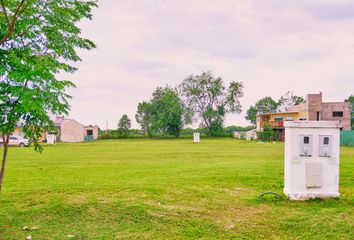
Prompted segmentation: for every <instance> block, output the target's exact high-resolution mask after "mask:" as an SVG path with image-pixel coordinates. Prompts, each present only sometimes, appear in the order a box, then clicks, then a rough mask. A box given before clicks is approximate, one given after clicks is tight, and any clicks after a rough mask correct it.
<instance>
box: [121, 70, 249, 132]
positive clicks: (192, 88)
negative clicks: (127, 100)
mask: <svg viewBox="0 0 354 240" xmlns="http://www.w3.org/2000/svg"><path fill="white" fill-rule="evenodd" d="M242 96H243V84H242V82H237V81H232V82H230V83H229V84H228V85H226V84H225V83H224V81H223V79H222V78H221V77H215V76H214V75H213V74H212V73H211V72H203V73H201V74H200V75H190V76H188V77H187V78H185V79H184V80H183V81H182V82H181V83H180V84H179V85H178V86H176V87H171V86H165V87H158V88H156V89H155V91H154V92H153V93H152V96H151V98H150V99H149V100H147V101H142V102H140V103H139V104H138V107H137V112H136V114H135V120H136V122H137V123H138V124H139V125H140V127H141V130H142V133H143V134H144V135H146V136H148V137H154V136H174V137H179V136H180V134H181V131H182V129H183V128H184V127H185V126H186V125H188V124H191V123H198V124H199V128H200V130H201V131H203V132H204V133H205V134H206V135H207V136H223V135H225V129H224V121H225V116H226V114H227V113H240V112H241V104H240V98H241V97H242ZM124 123H125V124H124ZM118 125H119V126H118V132H120V133H128V129H129V128H130V119H129V118H128V117H127V116H126V115H123V116H122V118H121V119H120V120H119V124H118ZM122 136H126V134H125V135H122Z"/></svg>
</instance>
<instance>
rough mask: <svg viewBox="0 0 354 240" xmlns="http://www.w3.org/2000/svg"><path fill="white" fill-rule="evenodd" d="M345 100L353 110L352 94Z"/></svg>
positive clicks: (353, 99)
mask: <svg viewBox="0 0 354 240" xmlns="http://www.w3.org/2000/svg"><path fill="white" fill-rule="evenodd" d="M345 102H349V104H350V108H351V111H352V112H354V95H350V96H349V97H348V98H347V99H345Z"/></svg>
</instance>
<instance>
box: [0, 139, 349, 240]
mask: <svg viewBox="0 0 354 240" xmlns="http://www.w3.org/2000/svg"><path fill="white" fill-rule="evenodd" d="M340 171H341V173H340V193H341V198H340V199H332V200H325V201H324V200H313V201H309V202H290V201H288V200H285V201H276V200H275V199H266V200H259V199H258V198H257V196H258V195H259V194H260V193H262V192H265V191H275V192H278V193H282V187H283V144H281V143H277V144H271V143H268V144H256V143H255V142H247V141H240V140H234V139H209V140H202V142H201V143H200V144H194V143H192V142H191V140H112V141H108V140H107V141H97V142H92V143H80V144H57V145H54V146H48V147H46V148H45V150H44V152H43V153H42V154H37V153H34V152H33V150H32V149H20V148H11V149H10V155H9V162H8V167H7V172H6V176H5V185H4V191H3V192H2V194H1V195H0V239H6V240H8V239H16V240H18V239H24V238H25V236H27V235H31V236H32V237H33V239H34V240H36V239H41V240H42V239H197V238H202V239H321V240H322V239H354V234H353V227H354V217H353V215H354V214H353V207H354V205H353V202H354V196H353V195H354V177H353V175H354V148H349V147H343V148H342V149H341V168H340ZM24 226H28V227H29V228H31V227H38V230H36V231H23V230H22V228H23V227H24ZM69 235H72V236H69ZM69 237H72V238H69Z"/></svg>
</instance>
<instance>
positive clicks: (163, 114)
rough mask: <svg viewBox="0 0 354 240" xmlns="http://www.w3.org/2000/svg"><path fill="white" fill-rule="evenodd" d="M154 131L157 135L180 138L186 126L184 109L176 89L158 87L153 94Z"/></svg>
mask: <svg viewBox="0 0 354 240" xmlns="http://www.w3.org/2000/svg"><path fill="white" fill-rule="evenodd" d="M151 106H152V110H153V118H152V120H153V123H152V124H153V129H155V133H161V134H163V135H165V134H166V135H172V136H175V137H178V136H179V135H180V132H181V130H182V127H183V124H184V115H183V114H184V107H183V104H182V100H181V99H180V97H179V96H178V93H177V91H176V90H175V89H173V88H171V87H169V86H166V87H164V88H162V87H158V88H157V89H156V90H155V91H154V93H153V94H152V99H151Z"/></svg>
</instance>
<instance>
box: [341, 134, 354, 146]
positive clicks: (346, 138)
mask: <svg viewBox="0 0 354 240" xmlns="http://www.w3.org/2000/svg"><path fill="white" fill-rule="evenodd" d="M340 145H345V146H354V130H353V131H341V132H340Z"/></svg>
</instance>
